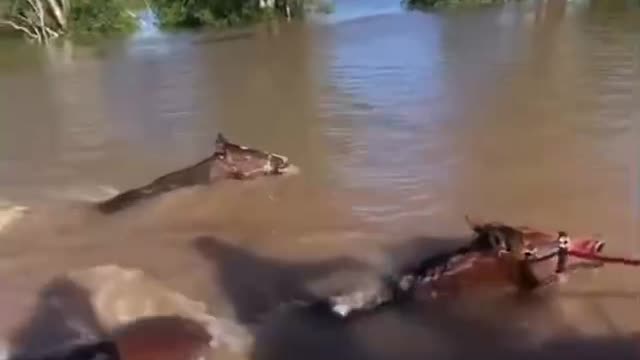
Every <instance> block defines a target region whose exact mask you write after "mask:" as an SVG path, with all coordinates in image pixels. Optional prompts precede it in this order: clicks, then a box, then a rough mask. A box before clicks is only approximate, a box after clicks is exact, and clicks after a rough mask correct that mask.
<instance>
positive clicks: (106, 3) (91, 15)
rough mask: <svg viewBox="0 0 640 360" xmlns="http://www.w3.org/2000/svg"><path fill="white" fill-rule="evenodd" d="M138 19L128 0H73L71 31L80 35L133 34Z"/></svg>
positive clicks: (70, 18)
mask: <svg viewBox="0 0 640 360" xmlns="http://www.w3.org/2000/svg"><path fill="white" fill-rule="evenodd" d="M137 24H138V22H137V19H136V17H135V15H134V14H133V13H131V12H130V11H128V10H127V2H126V0H71V7H70V11H69V30H70V31H71V32H73V33H75V34H79V35H106V34H123V33H130V32H133V31H134V30H135V29H136V28H137Z"/></svg>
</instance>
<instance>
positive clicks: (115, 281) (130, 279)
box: [66, 265, 253, 352]
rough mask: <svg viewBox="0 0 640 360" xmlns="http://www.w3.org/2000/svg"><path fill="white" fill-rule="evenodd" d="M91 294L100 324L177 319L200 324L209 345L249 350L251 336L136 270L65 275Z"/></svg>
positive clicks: (103, 268) (107, 269) (109, 269)
mask: <svg viewBox="0 0 640 360" xmlns="http://www.w3.org/2000/svg"><path fill="white" fill-rule="evenodd" d="M66 277H67V278H69V279H70V280H72V281H73V282H75V283H76V284H78V285H80V286H83V287H84V288H86V289H87V290H89V292H90V293H91V302H92V304H93V307H94V311H95V312H96V315H97V316H98V318H99V320H100V322H101V324H102V325H103V326H106V327H107V328H111V329H114V328H117V327H119V326H122V325H125V324H127V323H130V322H132V321H135V320H139V319H141V318H146V317H150V316H166V315H174V316H181V317H184V318H187V319H191V320H194V321H196V322H198V323H200V324H202V325H203V326H204V327H205V328H206V329H207V331H208V332H209V334H210V335H211V337H212V340H211V342H210V344H209V345H210V346H211V347H213V348H215V347H219V346H224V347H227V348H228V349H230V350H231V351H235V352H244V351H246V350H247V349H249V348H250V346H251V342H252V341H253V340H252V337H251V335H250V333H249V332H248V331H247V330H246V329H244V328H243V327H242V326H240V325H239V324H236V323H234V322H233V321H230V320H225V319H221V318H218V317H215V316H213V315H211V314H209V313H208V312H207V306H206V305H205V304H204V303H203V302H199V301H194V300H192V299H189V298H187V297H186V296H184V295H183V294H181V293H179V292H177V291H174V290H172V289H170V288H168V287H165V286H164V285H163V284H162V283H160V282H159V281H157V280H155V279H153V278H151V277H149V276H147V275H146V274H144V272H142V271H141V270H138V269H133V268H123V267H120V266H117V265H102V266H96V267H92V268H88V269H81V270H77V271H73V272H70V273H68V274H67V276H66Z"/></svg>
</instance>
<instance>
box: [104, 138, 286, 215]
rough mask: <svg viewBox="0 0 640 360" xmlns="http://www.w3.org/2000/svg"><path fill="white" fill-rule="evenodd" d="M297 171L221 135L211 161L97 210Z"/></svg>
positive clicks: (280, 159)
mask: <svg viewBox="0 0 640 360" xmlns="http://www.w3.org/2000/svg"><path fill="white" fill-rule="evenodd" d="M297 171H298V168H297V167H296V166H294V165H293V164H291V163H289V160H288V159H287V158H286V157H285V156H282V155H278V154H274V153H270V152H266V151H262V150H258V149H252V148H248V147H246V146H242V145H238V144H234V143H232V142H230V141H228V140H227V139H226V138H225V137H224V135H222V134H218V137H217V139H216V144H215V151H214V152H213V154H212V155H211V156H209V157H208V158H206V159H204V160H202V161H200V162H198V163H197V164H194V165H191V166H189V167H186V168H183V169H180V170H177V171H174V172H171V173H169V174H166V175H164V176H161V177H159V178H157V179H155V180H153V181H152V182H150V183H149V184H147V185H144V186H141V187H137V188H135V189H131V190H128V191H125V192H123V193H120V194H118V195H116V196H115V197H113V198H111V199H108V200H106V201H103V202H100V203H98V205H97V207H98V209H99V210H100V211H101V212H103V213H113V212H116V211H119V210H122V209H124V208H127V207H129V206H131V205H133V204H135V203H137V202H139V201H141V200H143V199H149V198H152V197H156V196H158V195H161V194H164V193H167V192H169V191H172V190H175V189H179V188H185V187H190V186H196V185H209V184H212V183H214V182H216V181H219V180H222V179H238V180H248V179H253V178H256V177H260V176H280V175H286V174H294V173H297Z"/></svg>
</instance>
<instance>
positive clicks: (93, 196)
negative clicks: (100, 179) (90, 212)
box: [47, 185, 119, 202]
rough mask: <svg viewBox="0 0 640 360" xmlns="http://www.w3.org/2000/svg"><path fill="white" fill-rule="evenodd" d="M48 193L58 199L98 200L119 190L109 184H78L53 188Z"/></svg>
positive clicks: (107, 197) (104, 198)
mask: <svg viewBox="0 0 640 360" xmlns="http://www.w3.org/2000/svg"><path fill="white" fill-rule="evenodd" d="M47 193H48V194H47V195H48V196H50V197H52V198H57V199H63V200H79V201H89V202H97V201H102V200H106V199H109V198H111V197H113V196H115V195H117V194H118V193H119V190H118V189H116V188H115V187H113V186H109V185H76V186H73V187H70V188H63V189H52V190H49V191H47Z"/></svg>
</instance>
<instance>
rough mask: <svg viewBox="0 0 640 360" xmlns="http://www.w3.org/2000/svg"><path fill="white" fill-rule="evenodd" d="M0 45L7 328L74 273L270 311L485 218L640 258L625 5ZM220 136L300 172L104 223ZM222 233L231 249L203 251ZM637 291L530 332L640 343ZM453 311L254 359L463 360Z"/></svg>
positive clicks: (616, 272) (395, 9) (595, 280)
mask: <svg viewBox="0 0 640 360" xmlns="http://www.w3.org/2000/svg"><path fill="white" fill-rule="evenodd" d="M0 47H1V48H2V50H1V51H2V56H0V197H2V198H3V199H4V200H6V201H10V202H11V203H13V204H20V205H23V206H28V207H29V208H30V213H29V216H28V217H26V218H25V220H24V221H23V222H20V223H19V224H18V225H16V226H15V227H13V228H10V229H9V230H8V231H7V232H6V233H4V234H3V235H2V246H1V247H0V284H2V285H0V287H1V292H2V294H3V295H1V296H7V297H5V299H4V301H2V302H0V304H2V307H3V310H2V311H1V312H0V314H11V313H14V314H15V313H18V312H17V311H16V310H15V309H16V308H17V303H20V302H23V300H21V299H24V298H27V297H29V296H31V295H32V294H33V293H34V292H35V291H36V290H37V289H38V288H39V287H40V286H42V284H44V283H46V282H47V281H48V280H49V279H50V278H51V277H52V276H54V275H56V274H60V273H63V272H65V271H68V270H70V269H77V268H83V267H89V266H94V265H99V264H118V265H121V266H129V267H135V268H139V269H142V270H144V271H145V272H147V273H149V274H151V275H153V276H155V277H157V278H158V279H160V280H162V281H163V282H164V283H166V284H167V285H169V286H171V287H173V288H175V289H176V290H178V291H180V292H182V293H184V294H185V295H187V296H189V297H192V298H195V299H198V300H201V301H205V302H206V303H207V304H209V305H210V306H211V308H212V312H213V313H215V314H217V315H225V316H229V317H236V318H239V319H241V320H242V319H245V318H246V319H250V318H252V316H253V315H255V314H257V313H262V312H263V311H267V310H268V309H269V307H270V306H271V305H273V304H274V303H277V302H278V301H279V300H281V299H282V298H283V297H286V295H290V294H292V293H293V295H295V292H296V291H298V290H300V289H298V288H297V287H296V286H297V285H299V284H296V282H297V281H299V282H301V283H304V284H305V286H306V285H309V283H311V285H309V286H310V287H313V286H315V285H314V284H315V283H317V282H320V283H322V282H323V281H325V282H327V281H328V282H330V283H331V282H335V281H338V280H335V279H334V280H331V279H330V276H329V275H330V274H331V273H332V271H333V270H336V268H335V267H336V266H338V264H342V263H341V262H338V263H335V262H330V259H334V258H336V257H348V258H350V259H357V260H360V261H363V262H366V263H369V264H373V265H374V266H378V267H383V266H385V264H386V261H387V260H388V259H387V257H386V256H387V253H386V251H387V250H388V249H390V248H394V249H396V248H399V247H402V244H405V243H404V240H407V239H411V238H412V237H415V236H418V235H441V234H466V233H468V230H467V229H466V227H465V223H464V218H463V216H464V214H471V215H476V216H479V217H481V218H484V219H487V220H502V221H505V222H512V223H518V224H522V223H526V224H530V225H532V226H540V227H545V228H550V229H553V230H555V229H560V228H561V229H563V230H567V231H570V232H572V233H587V234H590V233H600V234H603V235H604V237H605V239H606V240H608V241H609V242H610V244H609V245H608V250H610V251H612V252H625V253H627V252H637V253H640V251H638V250H640V249H639V246H640V245H639V244H640V243H639V241H640V237H639V236H638V233H637V226H638V200H639V199H640V197H639V196H638V184H639V181H638V178H639V173H638V166H637V164H638V154H639V144H640V143H639V140H638V139H639V138H638V131H640V130H638V123H637V122H638V119H639V116H638V114H639V113H640V112H638V109H639V105H638V104H640V101H639V99H640V97H639V96H638V92H637V91H638V86H639V85H638V84H640V81H639V80H640V76H639V70H638V69H639V67H638V66H639V64H640V62H639V55H640V12H639V11H638V10H637V9H636V8H633V7H631V6H630V5H625V3H624V2H623V1H609V2H608V1H593V2H591V3H589V2H571V3H569V4H566V3H564V2H563V1H556V2H551V1H547V2H543V1H532V2H521V3H520V2H518V3H509V4H507V5H505V6H503V7H496V8H479V9H469V10H459V11H453V10H451V11H444V12H431V13H420V12H405V11H403V10H402V9H401V8H400V7H399V6H398V4H397V3H396V1H394V0H389V1H383V0H378V1H372V2H366V4H363V3H362V2H357V1H351V0H350V1H347V0H345V1H344V2H338V4H337V12H336V14H334V15H331V16H330V17H329V18H328V19H324V20H322V21H319V22H313V23H311V24H306V25H303V24H300V23H289V24H279V25H268V26H261V27H258V28H256V29H248V30H236V31H233V32H231V33H229V34H216V33H211V32H198V33H178V34H158V33H155V32H153V31H151V30H149V31H146V32H144V33H142V34H140V35H139V36H136V37H135V38H133V39H131V40H128V41H112V42H106V43H103V44H100V45H99V46H96V47H91V48H86V47H79V46H75V47H72V46H60V47H52V48H49V49H38V48H35V47H31V46H26V45H21V44H19V43H17V42H10V41H4V42H2V43H0ZM220 131H221V132H223V133H225V134H226V135H227V136H228V137H229V138H230V139H231V140H233V141H236V142H239V143H243V144H246V145H249V146H254V147H258V148H262V149H267V150H270V151H275V152H277V153H280V154H286V155H287V156H289V157H290V159H291V160H292V161H293V162H295V163H296V164H298V165H299V166H300V167H301V168H302V169H303V172H302V174H301V175H300V176H297V177H294V178H287V179H269V180H265V181H257V182H251V183H227V184H223V185H221V186H219V187H216V188H212V189H203V188H198V189H188V190H184V191H179V192H176V193H174V194H170V195H168V196H165V197H163V198H161V199H159V200H158V201H154V202H150V203H148V204H145V205H141V206H140V207H138V208H136V209H132V210H131V211H128V212H126V213H122V214H119V215H114V216H110V217H104V216H100V215H98V214H96V213H94V212H93V211H92V210H91V209H90V206H89V203H90V202H91V201H95V200H97V199H99V198H102V197H105V196H108V194H109V193H111V192H113V191H115V190H124V189H126V188H128V187H133V186H138V185H140V184H142V183H145V182H147V181H149V180H152V179H153V178H155V177H157V176H159V175H161V174H164V173H166V172H169V171H172V170H174V169H177V168H179V167H182V166H185V165H187V164H191V163H194V162H196V161H197V160H199V159H201V158H203V157H205V156H207V155H208V154H209V153H210V152H211V151H212V149H213V143H214V140H215V135H216V134H217V132H220ZM202 236H206V237H207V238H208V239H209V242H210V243H211V244H210V245H211V246H212V248H213V249H216V250H215V251H213V252H204V253H203V252H202V251H198V248H197V247H196V246H194V241H195V240H196V239H197V238H200V239H201V238H202ZM405 252H407V251H405ZM408 252H409V253H411V252H412V251H411V250H409V251H408ZM212 254H213V255H212ZM258 255H259V256H260V257H257V256H258ZM308 262H314V264H316V265H315V267H314V268H313V269H311V270H310V269H309V268H308V267H306V266H305V265H303V264H307V263H308ZM345 263H346V264H349V263H350V262H349V261H346V262H345ZM347 267H348V266H347ZM296 272H297V273H299V276H294V279H293V280H292V279H291V278H290V277H291V274H292V273H296ZM307 275H308V276H307ZM325 278H328V279H329V280H326V279H325ZM338 282H339V281H338ZM318 286H320V285H318ZM320 287H321V286H320ZM5 294H11V295H10V296H8V295H5ZM637 294H640V283H638V280H637V276H635V275H634V273H633V270H628V269H620V268H616V269H606V270H603V271H601V272H598V273H597V274H583V275H580V276H578V277H577V279H576V281H575V282H574V283H572V284H571V287H569V288H568V290H566V291H565V293H564V294H563V295H559V296H558V297H557V298H555V300H545V301H544V302H543V303H544V305H536V306H534V307H535V311H534V312H533V313H534V315H533V316H524V320H523V321H524V322H523V324H525V325H527V324H528V325H527V326H530V327H531V328H533V329H534V330H535V329H537V328H536V326H537V325H536V324H538V325H540V324H539V323H540V321H538V322H536V321H534V320H540V319H546V320H549V321H550V320H551V319H553V320H554V324H556V325H554V326H553V330H554V331H556V330H557V331H560V332H570V331H578V332H583V333H589V334H621V333H622V334H623V333H627V332H629V331H636V330H640V317H639V316H638V314H639V313H638V311H637V307H638V304H639V303H638V295H637ZM247 299H251V300H250V301H248V300H247ZM267 312H268V311H267ZM418 313H420V314H422V313H421V312H418ZM436 313H437V312H436ZM435 315H436V314H435V313H434V314H431V315H430V316H431V317H429V316H427V315H426V314H423V315H422V316H417V315H416V314H415V313H414V314H413V316H411V317H407V316H404V313H401V314H395V313H392V314H387V315H381V316H379V317H374V318H372V319H368V320H365V321H363V322H361V323H358V324H356V325H353V326H352V327H350V328H347V329H344V328H339V329H336V328H335V327H332V325H331V326H330V325H327V324H323V323H321V324H315V325H314V326H308V325H305V324H308V323H307V322H306V321H307V320H305V319H304V318H302V319H300V318H295V319H293V320H291V319H286V318H285V319H280V318H278V319H272V320H271V322H269V323H268V324H269V325H268V326H266V327H265V329H266V330H264V332H263V333H260V334H259V337H258V340H259V346H258V350H257V351H256V353H255V354H254V355H253V357H256V358H258V359H260V358H262V359H265V358H274V359H275V358H278V359H284V358H287V359H293V358H297V357H299V356H300V355H301V354H305V356H307V355H308V356H311V355H309V354H316V355H314V356H317V357H318V358H321V357H322V356H324V358H326V356H329V355H331V356H334V358H345V359H346V358H349V359H356V358H372V359H378V358H380V359H383V358H384V359H390V358H398V357H399V356H402V357H403V358H416V359H417V358H424V357H425V356H429V355H432V356H436V357H438V355H442V356H445V354H448V356H450V357H449V358H455V356H460V357H462V358H465V357H464V354H463V352H462V350H461V349H459V348H457V347H456V346H455V345H454V344H455V341H454V340H455V338H456V336H458V335H452V334H456V331H461V330H460V327H458V328H456V329H458V330H456V331H454V332H453V333H452V334H450V333H447V332H446V331H444V330H443V329H444V327H443V326H441V325H442V324H441V323H439V322H438V321H441V322H442V321H445V320H442V319H440V320H438V318H437V316H435ZM3 316H5V317H6V316H7V315H3ZM514 316H515V315H514ZM447 321H448V320H447ZM462 323H463V322H462V321H461V324H462ZM434 324H438V325H437V326H436V325H434ZM473 324H474V325H473V326H472V325H469V324H468V323H467V322H464V326H462V325H460V326H462V328H465V329H467V330H465V331H463V332H464V333H467V332H468V334H469V336H477V335H478V333H477V332H474V331H475V330H470V329H476V330H477V329H478V327H477V324H476V323H475V322H474V323H473ZM523 326H524V325H523ZM538 327H543V326H542V325H540V326H538ZM389 329H394V330H393V331H389ZM568 329H573V330H568ZM534 330H531V331H532V332H533V333H536V334H539V333H541V332H542V333H544V332H545V331H547V330H545V331H538V330H535V331H534ZM483 331H484V333H485V334H494V333H492V332H491V331H489V330H487V329H484V328H483ZM390 332H393V333H394V334H390ZM485 336H488V335H485ZM532 336H533V335H532ZM449 337H451V338H449ZM382 340H384V341H382ZM450 342H451V343H450ZM478 343H481V342H478ZM474 349H475V348H474ZM476 350H477V349H476ZM328 354H329V355H328ZM466 355H468V354H466Z"/></svg>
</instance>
